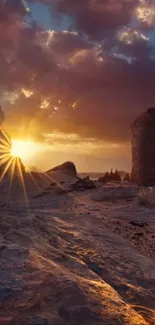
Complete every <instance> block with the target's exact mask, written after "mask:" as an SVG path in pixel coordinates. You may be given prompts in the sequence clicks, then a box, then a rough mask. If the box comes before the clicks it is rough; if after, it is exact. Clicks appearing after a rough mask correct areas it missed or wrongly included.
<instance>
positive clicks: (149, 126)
mask: <svg viewBox="0 0 155 325" xmlns="http://www.w3.org/2000/svg"><path fill="white" fill-rule="evenodd" d="M131 131H132V141H131V147H132V172H131V180H132V181H133V182H135V183H137V184H139V185H144V186H145V185H146V186H149V185H155V108H149V109H148V110H147V111H146V112H145V113H144V114H142V115H141V116H140V117H139V118H137V119H136V120H135V122H134V123H133V124H132V126H131Z"/></svg>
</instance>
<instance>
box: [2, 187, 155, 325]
mask: <svg viewBox="0 0 155 325" xmlns="http://www.w3.org/2000/svg"><path fill="white" fill-rule="evenodd" d="M95 191H96V193H98V192H97V191H98V190H93V191H92V190H88V191H84V192H71V193H66V194H57V193H55V192H54V191H51V192H48V194H47V195H44V196H42V197H41V196H40V197H38V198H37V197H35V198H34V197H33V198H32V196H31V195H29V199H28V204H27V203H26V201H25V200H24V198H23V199H21V198H20V199H19V198H16V200H15V199H13V200H10V201H9V205H7V206H6V205H5V204H2V202H1V212H0V324H1V325H6V324H8V325H47V324H50V325H99V324H100V325H101V324H102V325H104V324H106V325H118V324H122V325H142V324H149V325H153V324H155V231H154V230H155V209H154V208H153V207H141V206H139V205H138V203H137V201H136V199H135V198H130V199H124V200H111V201H110V200H108V201H104V202H97V201H95V200H93V196H94V195H95Z"/></svg>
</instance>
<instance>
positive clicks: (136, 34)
mask: <svg viewBox="0 0 155 325" xmlns="http://www.w3.org/2000/svg"><path fill="white" fill-rule="evenodd" d="M10 3H11V2H9V1H7V2H6V1H5V2H3V3H2V4H0V16H2V17H3V19H2V20H1V27H2V30H3V33H1V34H0V45H1V47H0V69H1V74H0V94H3V98H4V97H5V107H6V117H7V127H8V128H9V130H10V132H11V133H12V134H13V135H16V136H17V135H20V134H22V135H24V136H27V135H29V136H30V135H31V136H32V137H34V138H35V139H39V140H45V141H46V136H45V134H47V133H48V134H53V132H59V133H61V134H62V133H63V134H67V135H70V134H75V135H77V136H78V141H82V140H79V137H80V139H82V138H83V139H90V141H92V138H93V139H95V140H93V141H96V142H97V141H98V143H99V142H100V141H101V143H102V142H103V141H105V142H106V143H107V142H109V143H111V144H112V143H120V144H121V143H128V141H129V139H130V129H129V126H130V123H131V122H132V121H133V119H134V118H135V117H136V116H137V114H139V113H141V112H142V111H143V110H145V109H146V108H147V106H149V105H151V106H152V105H154V102H155V100H154V88H155V80H154V74H155V61H154V59H153V56H154V48H153V45H152V44H151V42H150V36H149V35H148V34H147V33H146V32H145V31H144V28H142V27H141V22H140V24H138V25H136V26H133V25H132V24H131V22H132V18H133V17H134V15H136V13H137V11H136V10H137V9H136V8H138V6H140V5H141V6H144V2H142V1H127V0H126V1H125V0H124V1H123V0H122V1H121V0H120V1H119V0H118V1H117V4H116V1H115V2H114V1H110V0H109V1H108V0H107V1H105V2H104V4H103V1H85V2H84V1H82V2H81V1H80V0H78V1H75V0H72V1H69V0H68V1H67V0H60V1H59V2H54V0H53V1H51V2H50V3H52V4H53V5H55V10H57V11H59V12H66V13H68V14H70V15H72V16H74V18H75V20H76V23H77V26H78V28H79V29H78V28H77V29H76V30H75V31H59V32H57V31H52V30H49V31H45V30H41V29H40V27H39V26H38V25H37V23H36V24H34V22H33V17H31V16H30V13H29V11H28V10H27V9H26V6H25V5H24V3H23V2H22V1H14V2H12V3H13V4H14V6H11V5H10ZM82 10H83V11H82ZM27 15H29V16H27ZM84 15H85V16H84ZM101 17H102V19H101ZM137 18H138V19H139V20H140V18H139V16H137ZM129 23H130V24H129ZM122 25H123V26H122ZM81 31H83V32H84V33H85V34H87V35H83V34H81ZM110 31H112V33H110ZM101 37H102V41H101ZM5 92H6V94H9V93H10V98H9V96H8V98H6V96H4V94H5ZM13 94H14V96H13ZM13 98H14V99H13ZM49 138H50V137H49ZM51 141H52V140H51ZM65 141H66V143H67V141H68V140H67V139H66V140H65ZM74 142H76V141H75V139H74ZM91 143H92V142H91Z"/></svg>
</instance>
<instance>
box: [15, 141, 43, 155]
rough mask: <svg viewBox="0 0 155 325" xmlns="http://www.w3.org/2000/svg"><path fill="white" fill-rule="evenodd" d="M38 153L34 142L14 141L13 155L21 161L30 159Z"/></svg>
mask: <svg viewBox="0 0 155 325" xmlns="http://www.w3.org/2000/svg"><path fill="white" fill-rule="evenodd" d="M36 151H37V146H36V144H35V142H33V141H26V140H12V149H11V155H12V156H13V157H19V158H21V159H28V158H29V157H30V156H32V155H33V154H34V153H35V152H36Z"/></svg>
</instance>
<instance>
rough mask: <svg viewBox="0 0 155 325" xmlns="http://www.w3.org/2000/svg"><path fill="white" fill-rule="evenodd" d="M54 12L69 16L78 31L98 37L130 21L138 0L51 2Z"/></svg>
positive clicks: (61, 0) (68, 0)
mask: <svg viewBox="0 0 155 325" xmlns="http://www.w3.org/2000/svg"><path fill="white" fill-rule="evenodd" d="M51 3H52V4H53V6H54V8H55V10H56V11H57V12H61V13H67V14H69V15H71V16H72V17H73V18H74V20H75V23H76V25H77V27H78V29H80V30H82V31H83V32H85V33H86V34H88V35H91V36H92V37H95V38H96V37H97V38H98V37H100V38H102V37H103V35H104V34H105V33H106V32H107V31H112V30H115V29H117V28H119V27H120V26H122V25H126V24H127V23H129V22H130V21H131V18H132V15H133V12H134V10H135V8H136V7H137V5H138V3H139V1H138V0H117V1H115V0H104V1H103V0H96V1H90V0H85V1H83V0H60V1H57V0H53V1H51Z"/></svg>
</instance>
